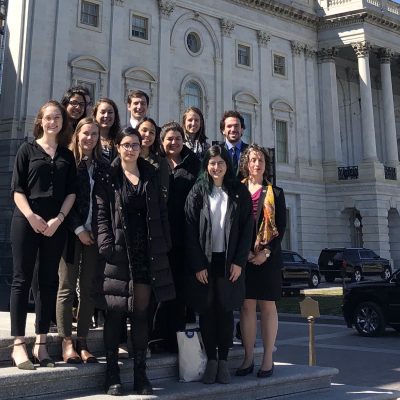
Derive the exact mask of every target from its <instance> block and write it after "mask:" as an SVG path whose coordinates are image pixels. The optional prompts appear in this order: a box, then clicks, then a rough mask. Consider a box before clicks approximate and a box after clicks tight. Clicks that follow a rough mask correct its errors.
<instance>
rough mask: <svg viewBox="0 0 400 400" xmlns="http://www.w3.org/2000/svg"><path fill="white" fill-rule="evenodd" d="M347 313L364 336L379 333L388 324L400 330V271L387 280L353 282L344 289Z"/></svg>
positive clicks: (347, 317)
mask: <svg viewBox="0 0 400 400" xmlns="http://www.w3.org/2000/svg"><path fill="white" fill-rule="evenodd" d="M343 294H344V297H343V307H342V309H343V316H344V319H345V321H346V324H347V326H348V327H349V328H351V327H353V325H354V326H355V328H356V329H357V331H358V332H359V333H360V334H361V335H363V336H379V335H382V334H383V333H384V331H385V327H386V325H390V326H392V327H393V328H394V329H396V330H397V331H398V332H400V270H397V271H396V272H395V273H394V274H393V275H392V276H391V277H390V278H389V279H387V280H386V281H375V282H373V281H370V282H361V283H358V284H349V285H347V287H345V288H344V293H343Z"/></svg>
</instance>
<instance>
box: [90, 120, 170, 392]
mask: <svg viewBox="0 0 400 400" xmlns="http://www.w3.org/2000/svg"><path fill="white" fill-rule="evenodd" d="M115 143H116V148H117V151H118V154H119V157H118V158H117V159H115V160H114V162H113V163H112V165H111V170H110V176H109V178H108V179H105V180H104V181H103V184H102V185H98V186H96V188H97V189H96V207H95V214H94V215H95V220H97V242H98V245H99V252H100V254H101V255H102V256H103V257H104V258H105V260H106V266H105V270H104V275H105V280H104V285H103V294H104V296H105V300H106V305H107V310H106V318H105V323H104V344H105V348H106V357H107V371H106V383H105V389H106V392H107V393H108V394H110V395H120V394H121V382H120V377H119V367H118V344H119V343H120V335H121V326H122V321H124V320H125V319H126V317H129V318H130V320H131V322H132V330H131V335H132V345H133V353H134V390H135V391H136V392H137V393H138V394H142V395H146V394H151V393H152V387H151V384H150V382H149V380H148V379H147V376H146V350H147V344H148V343H147V342H148V307H149V301H150V297H151V294H152V293H153V294H154V296H155V299H156V301H165V300H169V299H171V298H173V297H174V296H175V290H174V285H173V279H172V275H171V271H170V268H169V264H168V258H167V251H168V250H169V248H170V234H169V224H168V218H167V212H166V206H165V199H164V195H163V194H162V193H161V191H160V189H159V185H158V180H157V176H156V171H155V169H154V167H153V166H152V165H151V164H149V163H148V162H147V161H146V160H144V159H143V158H141V157H139V155H140V150H141V137H140V134H139V132H138V131H137V130H136V129H133V128H131V127H129V128H125V129H124V130H123V131H122V132H121V133H119V134H118V136H117V138H116V140H115Z"/></svg>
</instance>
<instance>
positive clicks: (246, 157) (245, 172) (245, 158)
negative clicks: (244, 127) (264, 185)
mask: <svg viewBox="0 0 400 400" xmlns="http://www.w3.org/2000/svg"><path fill="white" fill-rule="evenodd" d="M252 151H253V152H255V153H260V154H262V155H263V156H264V160H265V171H264V174H263V180H264V181H268V171H269V166H270V162H271V160H270V157H269V155H268V153H267V150H266V149H265V148H264V147H262V146H260V145H258V144H255V143H252V144H250V145H249V146H248V147H247V148H246V150H245V151H244V152H243V154H242V155H241V157H240V173H241V174H242V176H243V177H244V178H248V177H249V162H250V153H251V152H252Z"/></svg>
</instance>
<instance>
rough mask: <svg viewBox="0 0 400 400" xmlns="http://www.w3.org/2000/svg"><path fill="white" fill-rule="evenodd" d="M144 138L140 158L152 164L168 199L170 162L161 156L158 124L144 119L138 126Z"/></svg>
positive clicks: (147, 118)
mask: <svg viewBox="0 0 400 400" xmlns="http://www.w3.org/2000/svg"><path fill="white" fill-rule="evenodd" d="M136 129H137V130H138V131H139V133H140V136H141V138H142V150H141V152H140V156H141V157H143V158H144V159H145V160H146V161H148V162H149V163H150V164H152V165H153V166H154V167H155V168H156V170H157V173H158V177H159V181H160V186H161V188H162V190H163V192H164V193H165V196H166V198H168V188H169V171H168V162H167V160H166V159H165V157H163V156H162V155H161V154H160V146H161V144H160V137H159V132H158V131H159V128H158V126H157V124H156V123H155V122H154V120H152V119H151V118H149V117H144V118H143V120H142V121H141V122H139V124H138V125H137V126H136Z"/></svg>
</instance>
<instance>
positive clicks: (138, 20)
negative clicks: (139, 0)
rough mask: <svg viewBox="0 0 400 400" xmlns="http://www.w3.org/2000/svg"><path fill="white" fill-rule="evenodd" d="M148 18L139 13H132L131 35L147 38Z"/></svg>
mask: <svg viewBox="0 0 400 400" xmlns="http://www.w3.org/2000/svg"><path fill="white" fill-rule="evenodd" d="M148 25H149V20H148V19H147V18H144V17H140V16H139V15H132V36H134V37H137V38H140V39H144V40H148V38H149V29H148Z"/></svg>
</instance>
